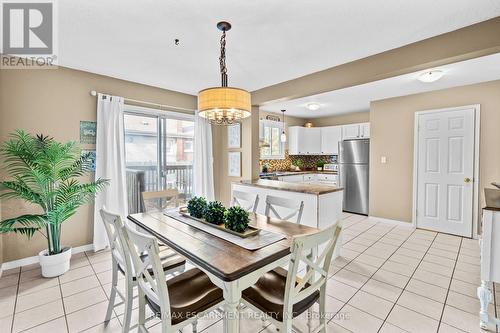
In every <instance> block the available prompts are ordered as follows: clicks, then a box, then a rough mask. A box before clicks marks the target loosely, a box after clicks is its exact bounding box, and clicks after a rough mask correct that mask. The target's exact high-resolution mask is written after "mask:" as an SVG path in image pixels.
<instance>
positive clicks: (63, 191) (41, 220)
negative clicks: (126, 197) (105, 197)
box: [0, 130, 108, 277]
mask: <svg viewBox="0 0 500 333" xmlns="http://www.w3.org/2000/svg"><path fill="white" fill-rule="evenodd" d="M0 154H1V155H2V157H3V159H4V166H5V171H6V174H7V175H8V176H9V177H10V180H4V181H1V182H0V199H11V198H16V199H22V200H24V201H27V202H29V203H32V204H34V205H35V206H38V207H39V209H38V212H36V213H33V214H25V215H21V216H17V217H14V218H8V219H6V220H3V221H1V222H0V233H9V232H13V233H18V234H22V235H25V236H27V237H28V238H31V237H33V235H34V234H35V233H37V232H39V233H41V234H42V235H43V236H44V237H45V238H46V239H47V249H45V250H43V251H41V252H40V253H39V254H38V258H39V260H40V266H41V267H42V275H43V276H45V277H54V276H59V275H62V274H64V273H65V272H66V271H68V270H69V262H70V259H71V247H63V246H62V245H61V225H62V223H63V222H64V221H66V220H68V218H70V217H71V216H72V215H74V214H75V213H76V211H77V210H78V208H79V207H80V206H82V205H84V204H86V203H89V202H91V201H92V200H93V199H94V196H95V194H96V193H97V192H98V191H99V190H101V189H102V188H103V187H104V186H105V185H106V184H107V182H108V180H105V179H97V180H96V181H94V182H88V183H82V182H81V181H80V180H79V179H78V178H79V177H81V176H84V175H86V174H88V173H89V172H90V171H91V170H92V163H93V161H92V154H90V153H87V154H81V151H80V148H79V146H78V145H77V143H76V142H67V143H59V142H57V141H55V140H54V139H53V138H49V137H47V136H44V135H37V136H33V135H30V134H28V133H26V132H24V131H22V130H17V131H16V132H15V133H13V134H12V135H11V138H10V139H9V140H7V141H6V142H5V143H4V144H3V146H2V148H1V149H0Z"/></svg>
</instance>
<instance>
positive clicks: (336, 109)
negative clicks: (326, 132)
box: [261, 53, 500, 119]
mask: <svg viewBox="0 0 500 333" xmlns="http://www.w3.org/2000/svg"><path fill="white" fill-rule="evenodd" d="M439 69H441V70H443V72H444V76H443V77H442V78H441V79H440V80H438V81H436V82H433V83H423V82H420V81H418V80H417V77H418V75H419V74H421V73H422V71H420V72H416V73H411V74H406V75H401V76H396V77H392V78H389V79H385V80H379V81H374V82H370V83H366V84H362V85H359V86H354V87H349V88H345V89H339V90H335V91H330V92H327V93H323V94H319V95H314V96H309V97H304V98H300V99H295V100H290V101H286V102H280V103H273V104H267V105H265V106H263V107H261V109H262V110H264V111H269V112H275V113H281V112H280V110H283V109H285V110H287V111H286V114H287V115H288V116H295V117H301V118H308V119H309V118H319V117H327V116H334V115H339V114H344V113H351V112H359V111H367V110H368V109H369V108H370V101H375V100H379V99H384V98H390V97H396V96H405V95H410V94H416V93H421V92H425V91H431V90H438V89H445V88H450V87H456V86H462V85H467V84H474V83H478V82H484V81H492V80H498V79H500V53H497V54H493V55H490V56H486V57H481V58H475V59H472V60H467V61H462V62H457V63H454V64H449V65H446V66H441V67H439ZM312 102H314V103H318V104H320V109H318V110H316V111H310V110H308V109H307V108H306V106H307V104H309V103H312Z"/></svg>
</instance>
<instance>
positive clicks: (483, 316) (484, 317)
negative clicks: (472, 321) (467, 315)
mask: <svg viewBox="0 0 500 333" xmlns="http://www.w3.org/2000/svg"><path fill="white" fill-rule="evenodd" d="M477 297H479V302H480V303H481V310H480V311H479V320H480V321H479V326H480V327H481V328H482V329H487V328H488V322H489V318H488V305H489V304H490V302H491V298H492V294H491V290H490V287H489V283H488V282H487V281H481V287H478V288H477Z"/></svg>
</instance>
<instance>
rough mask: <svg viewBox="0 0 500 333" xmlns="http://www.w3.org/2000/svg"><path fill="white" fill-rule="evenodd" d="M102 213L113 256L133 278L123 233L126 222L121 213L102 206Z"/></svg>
mask: <svg viewBox="0 0 500 333" xmlns="http://www.w3.org/2000/svg"><path fill="white" fill-rule="evenodd" d="M100 214H101V217H102V220H103V222H104V229H105V230H106V234H107V235H108V241H109V247H110V249H111V256H112V257H113V260H115V261H116V262H117V263H118V264H119V265H120V266H121V267H122V269H124V270H125V275H126V276H128V277H130V278H131V277H132V274H133V268H132V263H131V262H130V260H129V257H128V255H127V252H126V250H127V244H126V242H125V238H124V234H123V226H124V223H123V221H122V219H121V217H120V215H118V214H113V213H111V212H109V211H107V210H106V208H102V209H101V210H100Z"/></svg>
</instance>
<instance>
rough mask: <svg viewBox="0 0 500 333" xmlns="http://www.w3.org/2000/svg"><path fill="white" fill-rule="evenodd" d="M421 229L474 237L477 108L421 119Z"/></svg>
mask: <svg viewBox="0 0 500 333" xmlns="http://www.w3.org/2000/svg"><path fill="white" fill-rule="evenodd" d="M417 119H418V154H417V158H418V163H417V168H418V170H417V212H416V219H417V227H419V228H425V229H430V230H435V231H440V232H445V233H450V234H455V235H460V236H466V237H471V236H472V212H473V209H472V208H473V201H474V198H473V175H474V128H475V124H474V119H475V110H474V108H471V107H468V108H463V109H453V110H442V111H436V112H425V113H422V114H419V115H418V117H417Z"/></svg>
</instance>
